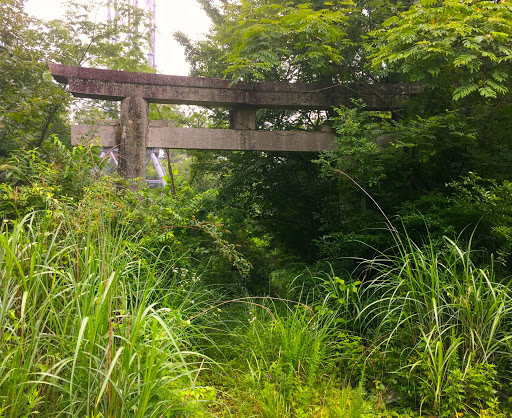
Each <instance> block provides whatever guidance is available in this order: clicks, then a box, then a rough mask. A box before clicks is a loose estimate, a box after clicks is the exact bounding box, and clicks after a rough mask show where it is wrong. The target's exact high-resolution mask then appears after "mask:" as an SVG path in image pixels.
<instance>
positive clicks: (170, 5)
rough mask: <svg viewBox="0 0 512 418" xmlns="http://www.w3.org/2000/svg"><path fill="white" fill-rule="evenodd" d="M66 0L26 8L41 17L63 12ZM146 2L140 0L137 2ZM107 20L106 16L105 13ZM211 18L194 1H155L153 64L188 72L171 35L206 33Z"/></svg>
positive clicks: (32, 2)
mask: <svg viewBox="0 0 512 418" xmlns="http://www.w3.org/2000/svg"><path fill="white" fill-rule="evenodd" d="M62 4H65V0H27V1H26V3H25V11H26V12H27V13H28V14H30V15H32V16H35V17H38V18H40V19H44V20H52V19H58V18H59V17H61V16H62V15H63V10H64V7H63V6H62ZM140 4H145V2H144V0H139V5H140ZM105 19H106V16H105ZM210 23H211V22H210V20H209V19H208V16H206V14H205V13H204V11H203V10H202V9H201V8H200V7H199V5H198V4H197V2H196V1H195V0H156V26H157V34H156V66H157V70H158V72H159V73H162V74H172V75H188V71H189V67H188V64H187V63H186V62H185V58H184V51H183V48H182V47H181V46H180V45H179V44H178V43H177V42H176V41H175V40H174V38H173V36H172V34H173V33H174V32H176V31H182V32H184V33H185V34H186V35H188V36H189V37H190V38H192V39H198V38H200V37H201V35H202V34H204V33H206V32H208V29H209V27H210Z"/></svg>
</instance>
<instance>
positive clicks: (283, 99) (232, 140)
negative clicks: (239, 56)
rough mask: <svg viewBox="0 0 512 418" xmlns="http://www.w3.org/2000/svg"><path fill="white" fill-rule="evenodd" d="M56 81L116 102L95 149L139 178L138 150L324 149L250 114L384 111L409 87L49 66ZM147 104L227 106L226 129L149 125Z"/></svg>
mask: <svg viewBox="0 0 512 418" xmlns="http://www.w3.org/2000/svg"><path fill="white" fill-rule="evenodd" d="M49 68H50V71H51V73H52V75H53V77H54V78H55V80H56V81H58V82H60V83H63V84H67V85H68V86H69V87H68V88H69V91H70V92H71V93H72V94H73V95H74V96H75V97H83V98H91V99H104V100H114V101H120V102H121V120H120V122H119V124H118V125H116V124H112V123H111V124H108V125H105V126H100V127H99V128H98V130H97V131H96V135H97V136H98V137H99V138H100V145H102V146H104V147H116V146H117V147H119V157H120V158H119V166H118V170H119V173H120V174H121V175H122V176H123V177H125V178H127V179H133V178H138V177H142V178H145V167H146V148H182V149H209V150H213V149H215V150H259V151H303V152H304V151H306V152H308V151H323V150H329V149H331V148H332V140H333V137H334V134H333V133H332V132H330V130H329V131H323V132H295V131H293V132H284V131H258V130H256V110H257V109H304V110H327V109H330V108H332V107H334V106H340V105H343V106H351V105H352V99H353V98H358V99H361V100H363V102H364V103H365V104H366V109H368V110H388V111H390V110H391V111H392V110H395V109H397V108H399V107H400V105H401V103H402V102H403V101H404V100H405V99H406V98H407V97H409V96H410V95H411V94H412V93H416V92H417V87H416V86H411V85H403V84H402V85H391V84H372V85H370V86H362V85H360V84H356V83H351V84H340V85H336V86H326V85H321V84H318V83H265V82H262V83H254V84H251V85H249V84H247V83H244V82H238V83H236V84H235V83H233V81H232V80H221V79H212V78H201V77H183V76H171V75H162V74H150V73H136V72H126V71H113V70H103V69H94V68H83V67H72V66H66V65H60V64H49ZM149 103H165V104H186V105H197V106H215V107H228V108H231V109H232V123H231V128H232V129H199V128H176V127H170V126H167V123H166V122H165V121H150V120H149ZM91 129H92V128H91V127H90V126H87V125H75V126H72V143H73V144H74V145H76V144H77V143H79V142H80V138H81V137H82V136H83V135H84V134H87V133H88V132H90V131H91Z"/></svg>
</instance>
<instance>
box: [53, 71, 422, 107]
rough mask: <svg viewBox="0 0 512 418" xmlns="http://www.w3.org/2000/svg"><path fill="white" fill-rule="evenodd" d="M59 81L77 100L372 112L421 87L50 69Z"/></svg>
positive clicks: (391, 105) (396, 105)
mask: <svg viewBox="0 0 512 418" xmlns="http://www.w3.org/2000/svg"><path fill="white" fill-rule="evenodd" d="M49 68H50V71H51V73H52V75H53V77H54V78H55V80H56V81H58V82H60V83H64V84H68V85H69V91H70V92H71V93H72V94H73V95H74V96H76V97H85V98H94V99H105V100H122V99H124V98H125V97H142V98H143V99H145V100H147V101H148V102H150V103H166V104H194V105H198V106H219V107H236V106H243V105H246V106H254V107H256V108H265V109H306V110H307V109H315V110H322V109H329V108H332V107H333V106H340V105H343V106H351V105H352V103H351V99H352V98H360V99H362V100H363V101H364V102H365V103H366V106H367V109H368V110H393V109H396V108H399V107H400V106H401V103H402V102H403V101H404V100H405V99H406V98H407V97H409V96H410V95H411V94H412V93H415V92H417V91H418V88H417V86H415V85H407V84H372V85H370V86H364V85H361V84H357V83H343V84H339V85H335V86H329V85H325V84H321V83H287V82H279V83H271V82H255V83H252V84H248V83H245V82H237V83H235V82H234V81H233V80H225V79H218V78H204V77H186V76H174V75H164V74H152V73H138V72H128V71H115V70H104V69H96V68H85V67H73V66H68V65H60V64H49Z"/></svg>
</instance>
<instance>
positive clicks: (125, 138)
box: [119, 97, 149, 179]
mask: <svg viewBox="0 0 512 418" xmlns="http://www.w3.org/2000/svg"><path fill="white" fill-rule="evenodd" d="M148 136H149V104H148V102H147V100H144V99H143V98H142V97H126V98H124V99H123V100H121V136H120V138H119V155H120V156H121V157H120V159H119V174H120V175H121V176H122V177H124V178H125V179H135V178H138V177H141V178H143V179H145V178H146V147H147V143H148Z"/></svg>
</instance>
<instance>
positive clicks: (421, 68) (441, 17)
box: [372, 0, 512, 100]
mask: <svg viewBox="0 0 512 418" xmlns="http://www.w3.org/2000/svg"><path fill="white" fill-rule="evenodd" d="M373 36H375V38H376V39H375V43H374V46H375V50H374V52H373V54H372V59H373V66H374V69H376V70H380V71H385V72H401V73H403V74H405V75H406V76H407V77H408V79H410V80H412V81H421V82H424V83H426V84H427V85H429V86H438V85H440V84H441V85H443V86H444V87H447V88H449V89H450V91H451V92H452V94H453V99H454V100H458V99H461V98H464V97H466V96H469V95H470V94H472V93H475V94H479V95H480V96H483V97H485V98H498V97H500V96H501V97H503V96H504V95H505V94H507V93H508V92H509V87H510V86H509V84H510V75H511V70H510V68H511V67H510V62H511V61H512V6H511V5H510V3H509V2H506V1H496V2H495V1H476V0H471V1H462V2H461V1H457V0H445V1H436V0H422V1H420V2H418V3H416V4H415V5H413V6H412V7H411V8H410V9H409V10H407V11H405V12H403V13H399V14H398V15H396V16H392V17H391V18H389V19H388V20H387V21H386V22H384V24H383V25H382V28H380V29H378V30H377V31H375V32H373Z"/></svg>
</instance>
